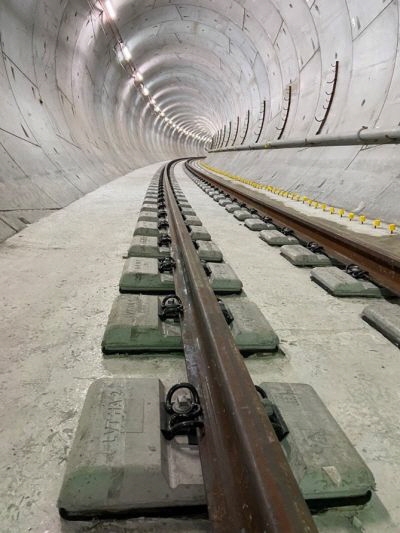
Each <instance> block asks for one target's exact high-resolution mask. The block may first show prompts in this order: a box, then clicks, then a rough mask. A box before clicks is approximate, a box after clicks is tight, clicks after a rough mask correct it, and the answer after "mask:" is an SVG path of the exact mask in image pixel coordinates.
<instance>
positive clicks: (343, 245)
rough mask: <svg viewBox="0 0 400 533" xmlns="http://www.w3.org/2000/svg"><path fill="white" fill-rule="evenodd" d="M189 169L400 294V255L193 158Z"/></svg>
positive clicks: (188, 165)
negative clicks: (236, 181) (277, 202)
mask: <svg viewBox="0 0 400 533" xmlns="http://www.w3.org/2000/svg"><path fill="white" fill-rule="evenodd" d="M186 168H187V169H188V170H189V172H191V173H192V174H194V175H195V176H197V177H200V178H205V179H206V180H208V182H209V183H212V184H213V185H216V186H218V187H219V188H220V189H221V190H223V191H224V192H225V193H227V194H229V195H230V196H232V197H234V198H236V199H237V200H238V201H239V202H244V203H246V205H247V206H248V207H250V208H254V209H256V210H257V211H258V212H259V213H260V214H261V215H263V216H267V217H270V218H272V219H273V220H274V221H276V222H277V223H279V224H281V225H283V226H287V227H289V228H290V229H292V230H293V231H294V232H295V233H296V235H298V236H299V237H300V238H302V239H303V240H305V241H315V242H317V243H318V244H320V245H321V246H323V247H324V249H325V250H326V252H327V253H328V254H329V255H331V256H332V257H335V258H336V259H338V260H339V261H340V262H343V263H344V264H350V263H354V264H357V265H358V266H359V267H361V268H362V269H363V270H366V271H367V272H368V273H369V277H370V278H371V280H372V281H375V282H377V283H378V284H379V285H382V286H383V287H386V288H388V289H390V290H391V291H392V292H393V293H394V294H396V295H397V296H400V257H399V256H396V255H395V254H392V253H390V252H389V251H385V252H383V251H382V249H381V248H378V247H377V246H375V245H374V244H373V243H367V242H365V241H364V242H363V241H362V240H361V239H359V238H357V237H356V236H349V234H348V232H347V234H346V231H345V230H340V229H339V228H335V229H333V228H332V227H331V226H329V225H328V223H324V222H322V221H318V222H313V221H311V220H309V219H306V218H305V217H304V216H302V215H301V214H300V213H295V212H294V210H290V209H287V208H284V207H280V206H277V205H273V204H272V203H271V202H268V199H267V198H266V197H265V195H263V194H261V193H257V192H256V191H249V190H246V189H245V187H243V186H241V185H239V184H234V183H229V184H228V183H226V181H224V180H222V179H219V178H217V177H215V176H212V177H211V176H210V175H209V174H206V173H204V172H202V171H200V170H199V169H197V168H195V167H193V166H192V165H191V164H190V161H188V162H186Z"/></svg>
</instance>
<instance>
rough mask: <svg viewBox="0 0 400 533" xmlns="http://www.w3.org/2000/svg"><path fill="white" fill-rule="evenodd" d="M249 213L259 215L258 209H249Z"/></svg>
mask: <svg viewBox="0 0 400 533" xmlns="http://www.w3.org/2000/svg"><path fill="white" fill-rule="evenodd" d="M249 213H251V214H252V215H258V211H257V209H255V208H254V207H252V208H251V209H249Z"/></svg>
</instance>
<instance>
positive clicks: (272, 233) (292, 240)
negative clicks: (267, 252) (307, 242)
mask: <svg viewBox="0 0 400 533" xmlns="http://www.w3.org/2000/svg"><path fill="white" fill-rule="evenodd" d="M258 236H259V237H260V239H261V240H262V241H264V242H266V243H268V244H269V245H270V246H283V245H285V244H290V245H294V244H299V241H298V240H297V239H296V237H293V235H284V234H283V233H281V232H280V231H278V230H263V231H260V233H259V235H258Z"/></svg>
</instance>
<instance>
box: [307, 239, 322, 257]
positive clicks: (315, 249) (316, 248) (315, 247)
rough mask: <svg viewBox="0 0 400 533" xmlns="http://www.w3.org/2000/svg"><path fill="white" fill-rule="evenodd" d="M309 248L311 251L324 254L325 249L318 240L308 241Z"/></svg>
mask: <svg viewBox="0 0 400 533" xmlns="http://www.w3.org/2000/svg"><path fill="white" fill-rule="evenodd" d="M307 250H310V252H313V253H314V254H323V253H324V249H323V247H322V246H321V245H319V244H318V243H317V242H313V241H311V242H309V243H307Z"/></svg>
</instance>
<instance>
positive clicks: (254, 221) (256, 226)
mask: <svg viewBox="0 0 400 533" xmlns="http://www.w3.org/2000/svg"><path fill="white" fill-rule="evenodd" d="M244 225H245V226H246V228H249V229H251V231H263V230H271V229H276V227H275V226H274V225H273V224H269V223H268V222H264V221H263V220H261V219H259V218H246V220H245V221H244Z"/></svg>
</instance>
